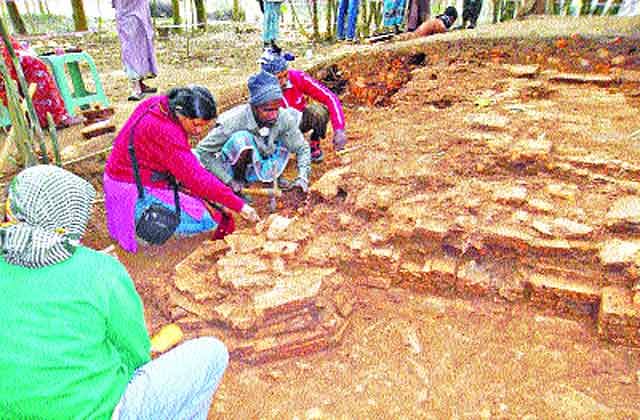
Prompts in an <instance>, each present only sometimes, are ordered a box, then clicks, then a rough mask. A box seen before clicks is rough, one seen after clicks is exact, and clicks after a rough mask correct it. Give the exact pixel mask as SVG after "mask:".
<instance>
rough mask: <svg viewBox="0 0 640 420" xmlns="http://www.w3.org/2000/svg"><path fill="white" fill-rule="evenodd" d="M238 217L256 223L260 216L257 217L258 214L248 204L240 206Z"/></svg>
mask: <svg viewBox="0 0 640 420" xmlns="http://www.w3.org/2000/svg"><path fill="white" fill-rule="evenodd" d="M240 216H242V218H243V219H245V220H248V221H250V222H253V223H257V222H259V221H260V215H258V212H257V211H256V210H255V209H254V208H253V207H251V206H250V205H248V204H245V205H244V206H242V210H240Z"/></svg>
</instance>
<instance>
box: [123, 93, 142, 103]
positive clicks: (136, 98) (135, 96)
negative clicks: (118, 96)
mask: <svg viewBox="0 0 640 420" xmlns="http://www.w3.org/2000/svg"><path fill="white" fill-rule="evenodd" d="M142 98H144V93H143V92H140V93H132V94H131V95H129V97H128V98H127V100H128V101H136V102H137V101H139V100H140V99H142Z"/></svg>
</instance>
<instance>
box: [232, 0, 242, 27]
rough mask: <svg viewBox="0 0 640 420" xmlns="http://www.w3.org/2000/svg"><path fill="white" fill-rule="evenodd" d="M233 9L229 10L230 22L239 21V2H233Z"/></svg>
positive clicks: (234, 0)
mask: <svg viewBox="0 0 640 420" xmlns="http://www.w3.org/2000/svg"><path fill="white" fill-rule="evenodd" d="M232 7H233V8H232V9H231V20H233V21H236V22H239V21H240V0H233V6H232Z"/></svg>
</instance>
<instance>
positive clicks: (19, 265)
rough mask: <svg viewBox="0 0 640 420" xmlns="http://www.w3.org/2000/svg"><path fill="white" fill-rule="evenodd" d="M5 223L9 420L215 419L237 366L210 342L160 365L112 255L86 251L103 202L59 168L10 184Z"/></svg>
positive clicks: (1, 324)
mask: <svg viewBox="0 0 640 420" xmlns="http://www.w3.org/2000/svg"><path fill="white" fill-rule="evenodd" d="M7 197H8V198H7V203H6V214H5V216H4V223H2V224H0V285H1V288H2V293H0V372H1V374H0V418H10V419H34V418H38V419H161V418H162V419H164V418H166V419H169V418H176V419H177V418H196V419H206V418H207V413H208V411H209V407H210V406H211V401H212V399H213V394H214V393H215V390H216V389H217V386H218V384H219V383H220V380H221V379H222V375H223V373H224V370H225V369H226V367H227V364H228V353H227V350H226V348H225V346H224V344H222V343H221V342H220V341H218V340H217V339H215V338H212V337H201V338H197V339H194V340H190V341H187V342H185V343H183V344H182V345H180V346H178V347H176V348H175V349H173V350H171V351H169V352H167V353H165V354H163V355H161V356H160V357H158V358H156V359H154V360H151V358H150V347H151V343H150V339H149V335H148V333H147V329H146V327H145V321H144V313H143V308H142V302H141V300H140V297H139V296H138V294H137V292H136V290H135V287H134V285H133V282H132V280H131V278H130V277H129V274H128V273H127V271H126V269H125V268H124V266H123V265H122V264H120V262H118V260H116V259H115V258H113V257H111V256H109V255H107V254H104V253H101V252H98V251H94V250H91V249H89V248H86V247H83V246H81V245H80V243H79V241H80V239H81V238H82V236H83V234H84V232H85V229H86V226H87V222H88V220H89V216H90V213H91V206H92V203H93V200H94V197H95V190H94V189H93V187H92V186H91V184H89V183H88V182H87V181H85V180H83V179H82V178H80V177H78V176H76V175H74V174H72V173H70V172H68V171H65V170H64V169H61V168H58V167H56V166H50V165H39V166H34V167H31V168H28V169H25V170H24V171H22V172H20V173H19V174H18V175H17V176H16V177H15V178H14V179H13V180H12V182H11V183H10V185H9V190H8V194H7Z"/></svg>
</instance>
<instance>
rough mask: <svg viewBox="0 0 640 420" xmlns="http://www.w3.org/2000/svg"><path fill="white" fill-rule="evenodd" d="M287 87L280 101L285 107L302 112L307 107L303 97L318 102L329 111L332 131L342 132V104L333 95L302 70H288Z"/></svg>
mask: <svg viewBox="0 0 640 420" xmlns="http://www.w3.org/2000/svg"><path fill="white" fill-rule="evenodd" d="M288 76H289V82H290V83H289V86H288V87H286V88H285V89H284V90H283V94H284V98H283V100H282V102H283V104H284V106H285V107H291V108H295V109H297V110H298V111H300V112H302V111H303V110H304V108H305V107H306V106H307V101H306V100H305V95H309V96H310V97H311V98H313V99H315V100H316V101H318V102H320V103H321V104H323V105H324V106H326V107H327V109H328V110H329V115H330V116H331V125H333V130H334V131H335V130H344V114H343V113H342V104H341V103H340V99H338V97H337V96H336V94H335V93H333V92H331V91H330V90H329V89H328V88H327V87H326V86H325V85H323V84H322V83H320V82H318V81H317V80H315V79H314V78H313V77H311V76H309V75H308V74H307V73H305V72H303V71H302V70H294V69H289V70H288Z"/></svg>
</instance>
